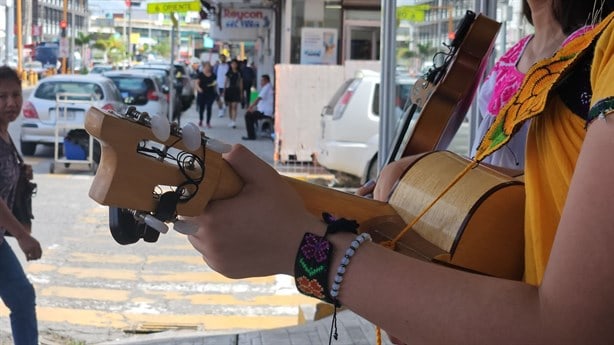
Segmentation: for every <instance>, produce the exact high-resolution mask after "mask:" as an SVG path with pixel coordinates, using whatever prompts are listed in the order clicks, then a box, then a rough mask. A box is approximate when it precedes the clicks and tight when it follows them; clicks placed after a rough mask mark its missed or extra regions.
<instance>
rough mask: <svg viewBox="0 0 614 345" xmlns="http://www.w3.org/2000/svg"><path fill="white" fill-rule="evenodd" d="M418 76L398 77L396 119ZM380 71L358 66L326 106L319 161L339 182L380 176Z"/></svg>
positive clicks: (343, 182)
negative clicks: (352, 75)
mask: <svg viewBox="0 0 614 345" xmlns="http://www.w3.org/2000/svg"><path fill="white" fill-rule="evenodd" d="M415 82H416V79H414V78H409V77H397V79H396V98H395V99H396V101H395V103H396V104H395V105H396V107H395V114H394V116H395V119H396V121H397V122H398V120H399V119H400V118H401V116H402V115H403V108H404V106H405V104H406V103H407V102H408V97H409V93H410V90H411V88H412V87H413V85H414V83H415ZM379 90H380V74H379V73H378V72H374V71H370V70H359V71H358V72H357V73H356V75H355V76H354V77H353V78H350V79H348V80H346V81H345V82H344V83H343V84H342V85H341V86H340V87H339V88H338V89H337V92H335V94H334V95H333V97H332V98H331V99H330V101H329V102H328V103H327V104H326V105H325V106H324V108H323V109H322V112H321V114H320V115H321V117H320V129H321V136H320V139H319V152H318V153H317V157H316V158H317V162H318V164H320V165H321V166H323V167H324V168H326V169H327V170H328V171H330V172H331V173H333V174H334V175H335V180H336V183H337V184H340V185H345V186H355V185H358V184H360V183H364V182H365V181H368V180H369V179H373V178H375V177H376V176H377V170H378V164H377V161H378V158H377V152H378V147H379V119H380V114H379Z"/></svg>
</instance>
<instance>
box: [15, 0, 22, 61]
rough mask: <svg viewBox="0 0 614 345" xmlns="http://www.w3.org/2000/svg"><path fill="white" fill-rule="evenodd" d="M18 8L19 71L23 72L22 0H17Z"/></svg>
mask: <svg viewBox="0 0 614 345" xmlns="http://www.w3.org/2000/svg"><path fill="white" fill-rule="evenodd" d="M16 1H17V4H16V9H17V18H16V20H17V72H19V73H21V71H22V70H23V65H22V61H23V35H22V30H23V27H22V22H21V18H23V17H22V16H21V0H16Z"/></svg>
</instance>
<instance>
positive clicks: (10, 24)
mask: <svg viewBox="0 0 614 345" xmlns="http://www.w3.org/2000/svg"><path fill="white" fill-rule="evenodd" d="M13 6H15V2H14V1H13V0H8V1H7V2H6V17H7V20H6V29H5V34H6V63H7V64H8V63H9V61H10V60H11V58H12V57H13V55H14V53H15V35H14V32H15V11H14V8H13Z"/></svg>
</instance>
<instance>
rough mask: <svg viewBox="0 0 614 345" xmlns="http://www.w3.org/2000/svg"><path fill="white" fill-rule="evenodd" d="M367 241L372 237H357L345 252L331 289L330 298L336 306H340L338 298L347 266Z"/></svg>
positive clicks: (362, 235)
mask: <svg viewBox="0 0 614 345" xmlns="http://www.w3.org/2000/svg"><path fill="white" fill-rule="evenodd" d="M365 241H371V235H369V234H368V233H366V232H363V233H362V234H360V235H358V236H356V238H355V239H354V240H353V241H352V243H350V247H349V248H348V249H347V250H346V251H345V255H344V256H343V258H342V259H341V263H340V264H339V267H338V268H337V274H336V275H335V279H334V281H333V285H332V287H331V289H330V296H331V297H332V298H333V300H334V301H335V305H337V304H338V302H337V297H338V296H339V290H340V289H341V283H342V282H343V275H344V274H345V271H346V268H347V266H348V265H349V264H350V260H351V259H352V257H353V256H354V254H356V251H357V250H358V247H360V245H361V244H363V243H364V242H365Z"/></svg>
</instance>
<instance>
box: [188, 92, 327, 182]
mask: <svg viewBox="0 0 614 345" xmlns="http://www.w3.org/2000/svg"><path fill="white" fill-rule="evenodd" d="M244 115H245V110H244V109H241V107H239V110H238V116H237V121H236V127H237V128H231V127H228V123H229V121H230V119H229V118H228V110H226V115H225V116H224V117H218V108H217V104H213V114H212V116H211V126H212V127H213V128H201V130H202V131H203V132H205V134H206V135H207V136H208V137H211V138H214V139H218V140H221V141H223V142H225V143H227V144H242V145H244V146H245V147H247V148H248V149H250V150H251V151H252V152H254V153H255V154H256V155H257V156H258V157H259V158H260V159H262V160H263V161H265V162H267V163H269V164H270V165H271V166H273V167H274V168H275V169H276V170H277V171H278V172H279V173H281V174H283V175H287V176H290V177H293V178H297V179H301V180H307V181H310V182H314V183H318V184H322V185H327V184H328V183H329V182H332V180H333V175H332V174H330V173H328V172H327V171H326V169H324V168H322V167H318V166H314V165H310V164H305V163H301V164H290V163H288V164H282V163H279V162H276V161H275V160H274V155H275V142H274V140H273V139H272V138H266V137H259V138H258V139H256V140H242V139H241V137H244V136H247V132H246V130H245V117H244ZM187 122H193V123H195V124H198V113H197V112H196V107H195V106H194V105H193V106H192V107H191V108H190V109H188V110H187V111H185V112H184V113H183V115H182V117H181V124H182V125H184V124H185V123H187Z"/></svg>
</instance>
